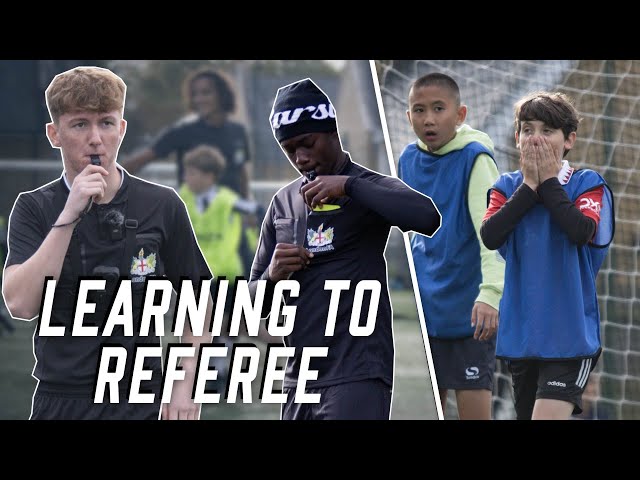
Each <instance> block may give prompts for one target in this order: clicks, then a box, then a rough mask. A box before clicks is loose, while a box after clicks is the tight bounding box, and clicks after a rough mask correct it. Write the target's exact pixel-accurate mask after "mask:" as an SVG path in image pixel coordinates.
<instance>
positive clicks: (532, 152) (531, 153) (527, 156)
mask: <svg viewBox="0 0 640 480" xmlns="http://www.w3.org/2000/svg"><path fill="white" fill-rule="evenodd" d="M537 141H539V137H528V138H525V139H524V140H522V141H521V142H520V171H521V172H522V176H523V177H524V178H523V179H522V182H523V183H526V184H527V185H528V186H529V187H530V188H531V190H533V191H534V192H535V191H536V190H537V189H538V186H539V185H540V179H539V176H538V161H537V157H538V151H537V149H536V147H535V143H534V142H537Z"/></svg>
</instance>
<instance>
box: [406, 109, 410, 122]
mask: <svg viewBox="0 0 640 480" xmlns="http://www.w3.org/2000/svg"><path fill="white" fill-rule="evenodd" d="M407 120H409V125H411V112H409V109H407Z"/></svg>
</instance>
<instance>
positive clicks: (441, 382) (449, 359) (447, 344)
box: [429, 336, 496, 390]
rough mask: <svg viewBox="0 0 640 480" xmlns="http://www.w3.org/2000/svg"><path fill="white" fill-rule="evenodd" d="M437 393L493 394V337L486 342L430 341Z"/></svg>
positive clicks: (467, 338)
mask: <svg viewBox="0 0 640 480" xmlns="http://www.w3.org/2000/svg"><path fill="white" fill-rule="evenodd" d="M429 346H430V347H431V357H432V358H433V368H434V370H435V373H436V379H437V380H438V389H440V390H493V373H494V371H495V369H496V337H495V336H494V337H493V338H491V339H489V340H483V341H481V340H475V339H474V338H473V337H466V338H453V339H448V338H435V337H429Z"/></svg>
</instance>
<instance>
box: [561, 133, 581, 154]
mask: <svg viewBox="0 0 640 480" xmlns="http://www.w3.org/2000/svg"><path fill="white" fill-rule="evenodd" d="M577 137H578V134H577V133H576V132H571V133H570V134H569V138H567V139H566V140H565V141H564V149H565V151H566V150H571V149H572V148H573V146H574V145H575V143H576V138H577Z"/></svg>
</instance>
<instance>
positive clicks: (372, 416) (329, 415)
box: [282, 378, 391, 420]
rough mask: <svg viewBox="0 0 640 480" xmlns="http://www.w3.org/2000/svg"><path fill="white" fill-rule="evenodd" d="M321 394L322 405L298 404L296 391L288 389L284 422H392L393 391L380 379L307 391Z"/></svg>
mask: <svg viewBox="0 0 640 480" xmlns="http://www.w3.org/2000/svg"><path fill="white" fill-rule="evenodd" d="M305 392H306V393H319V394H320V402H319V403H294V401H295V394H296V390H295V388H285V389H283V393H286V394H287V402H286V403H284V404H283V405H282V420H389V415H390V414H391V387H390V386H389V385H388V384H387V383H385V382H383V381H382V380H380V379H377V378H374V379H369V380H360V381H357V382H348V383H340V384H338V385H331V386H328V387H320V388H307V389H306V390H305Z"/></svg>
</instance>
